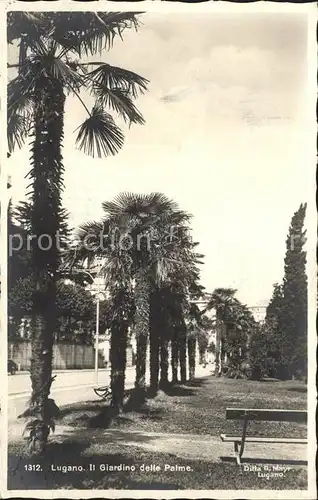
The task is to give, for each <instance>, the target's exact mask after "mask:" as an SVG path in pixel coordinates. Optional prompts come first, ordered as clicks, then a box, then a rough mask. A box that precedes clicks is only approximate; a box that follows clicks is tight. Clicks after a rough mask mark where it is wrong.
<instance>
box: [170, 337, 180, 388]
mask: <svg viewBox="0 0 318 500" xmlns="http://www.w3.org/2000/svg"><path fill="white" fill-rule="evenodd" d="M174 330H175V331H174V338H173V340H172V342H171V370H172V383H173V384H177V383H178V365H179V345H178V344H179V342H178V337H177V329H176V328H175V329H174Z"/></svg>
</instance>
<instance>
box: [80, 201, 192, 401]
mask: <svg viewBox="0 0 318 500" xmlns="http://www.w3.org/2000/svg"><path fill="white" fill-rule="evenodd" d="M103 209H104V211H105V217H104V219H103V220H102V221H101V222H100V223H92V224H90V225H88V226H87V227H85V228H82V234H81V236H80V240H81V241H82V242H83V241H84V239H85V235H87V234H90V238H91V241H95V242H96V247H95V246H94V244H93V245H92V244H91V242H90V248H91V249H92V250H85V248H84V247H85V245H82V247H83V248H82V249H81V251H80V252H79V253H78V256H79V255H80V254H82V256H85V258H86V257H87V256H88V253H89V252H91V255H92V256H95V257H96V256H103V257H104V258H105V260H106V262H108V264H107V266H112V265H113V264H112V263H113V262H114V261H116V262H117V265H116V266H117V269H118V268H119V265H121V266H122V262H121V259H124V261H125V262H126V263H127V265H126V266H125V267H124V271H123V274H124V275H125V276H126V279H127V280H130V281H131V282H132V286H133V294H134V307H135V316H134V331H135V332H136V340H137V360H136V361H137V363H136V380H135V387H136V389H137V391H136V392H137V393H138V395H139V396H140V397H144V396H145V383H146V381H145V375H146V352H147V346H148V344H149V338H150V340H151V342H150V360H151V363H150V365H151V370H150V371H151V385H152V388H153V389H154V391H155V392H156V389H157V387H158V372H159V368H158V362H159V356H160V358H161V368H162V370H161V371H164V370H165V368H164V361H163V360H164V359H166V353H165V350H166V346H167V343H166V342H167V336H166V335H163V331H164V330H165V329H167V325H166V323H165V321H164V318H165V305H164V301H163V295H164V294H163V291H162V287H163V286H164V285H165V284H167V283H169V280H170V281H173V279H175V275H176V273H178V274H179V276H182V275H183V274H184V273H185V270H186V269H187V267H189V266H190V265H193V259H194V256H193V252H192V247H193V243H192V242H191V240H190V238H189V237H188V236H187V235H186V232H185V230H186V229H187V223H188V220H189V215H188V214H186V213H184V212H183V211H181V210H179V208H178V206H177V204H176V203H175V202H173V201H172V200H170V199H168V198H167V197H165V196H164V195H163V194H161V193H151V194H149V195H139V194H134V193H121V194H119V195H118V196H117V197H116V198H115V199H114V200H113V201H111V202H104V203H103ZM105 228H106V230H105ZM171 230H173V234H171ZM178 231H179V233H178ZM101 232H102V233H103V242H104V244H103V245H102V246H101V245H100V243H98V242H100V241H101V240H100V235H101ZM92 235H94V237H93V238H92ZM116 266H115V267H116ZM166 364H167V363H166Z"/></svg>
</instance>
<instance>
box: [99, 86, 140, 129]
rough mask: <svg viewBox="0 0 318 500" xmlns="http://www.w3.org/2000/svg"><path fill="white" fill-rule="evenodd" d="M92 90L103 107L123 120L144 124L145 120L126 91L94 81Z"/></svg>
mask: <svg viewBox="0 0 318 500" xmlns="http://www.w3.org/2000/svg"><path fill="white" fill-rule="evenodd" d="M93 92H94V95H95V97H96V98H97V100H98V102H100V103H101V105H102V106H103V107H107V108H109V109H111V110H113V111H115V112H116V113H118V115H119V116H121V117H122V118H123V119H124V120H125V121H129V122H130V123H139V125H144V123H145V120H144V118H143V116H142V114H141V113H140V112H139V111H138V109H137V108H136V106H135V105H134V103H133V102H132V100H131V98H130V97H129V92H128V91H126V90H121V89H119V88H108V87H104V86H103V85H101V84H99V83H96V84H95V85H94V88H93Z"/></svg>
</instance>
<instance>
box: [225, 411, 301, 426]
mask: <svg viewBox="0 0 318 500" xmlns="http://www.w3.org/2000/svg"><path fill="white" fill-rule="evenodd" d="M246 417H247V418H248V420H257V421H272V422H298V423H306V422H307V411H306V410H279V409H257V408H256V409H254V408H227V409H226V418H227V420H244V419H245V418H246Z"/></svg>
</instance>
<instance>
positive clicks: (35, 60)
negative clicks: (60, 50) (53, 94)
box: [29, 43, 84, 90]
mask: <svg viewBox="0 0 318 500" xmlns="http://www.w3.org/2000/svg"><path fill="white" fill-rule="evenodd" d="M56 50H57V48H56V47H53V48H52V47H47V46H46V45H45V44H42V43H41V44H40V43H38V44H37V45H36V47H35V49H34V51H35V53H34V54H33V55H32V56H30V57H29V67H30V69H31V71H32V73H33V79H34V81H36V80H37V79H38V78H40V77H43V76H44V77H45V78H54V79H55V80H59V81H60V82H61V83H62V84H63V85H65V86H66V87H70V88H71V89H72V90H73V89H74V88H75V89H79V88H80V87H81V86H82V85H83V83H84V80H83V76H82V75H80V74H79V73H78V72H77V71H75V70H74V69H73V68H72V67H71V66H70V65H68V64H67V63H66V62H64V61H63V60H62V59H61V58H60V57H59V56H58V55H56Z"/></svg>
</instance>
